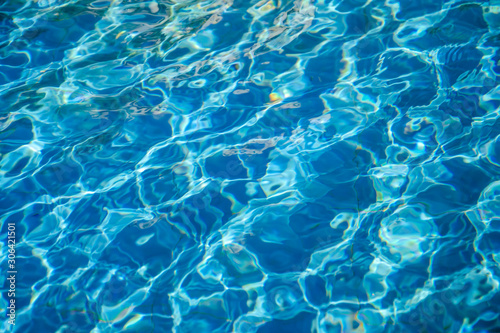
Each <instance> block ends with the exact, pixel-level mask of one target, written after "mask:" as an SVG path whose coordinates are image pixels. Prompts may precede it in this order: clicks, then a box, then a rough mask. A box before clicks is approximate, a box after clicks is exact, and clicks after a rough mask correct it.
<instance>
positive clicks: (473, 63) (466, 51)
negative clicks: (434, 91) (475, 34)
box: [438, 45, 483, 87]
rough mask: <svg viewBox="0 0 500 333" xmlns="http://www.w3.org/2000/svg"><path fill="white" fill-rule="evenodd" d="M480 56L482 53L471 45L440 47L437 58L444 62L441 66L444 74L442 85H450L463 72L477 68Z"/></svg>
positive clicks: (481, 56)
mask: <svg viewBox="0 0 500 333" xmlns="http://www.w3.org/2000/svg"><path fill="white" fill-rule="evenodd" d="M482 58H483V53H482V52H481V51H479V50H478V49H476V48H475V47H473V46H471V45H467V46H462V47H446V48H441V49H440V51H439V52H438V60H439V61H440V62H441V63H443V64H444V65H443V66H441V70H442V72H443V74H444V75H443V79H444V81H443V87H451V86H452V85H453V84H455V83H456V82H457V79H458V78H459V77H460V76H462V74H464V73H465V72H470V71H472V70H474V69H478V70H479V61H480V60H481V59H482ZM470 75H473V73H470Z"/></svg>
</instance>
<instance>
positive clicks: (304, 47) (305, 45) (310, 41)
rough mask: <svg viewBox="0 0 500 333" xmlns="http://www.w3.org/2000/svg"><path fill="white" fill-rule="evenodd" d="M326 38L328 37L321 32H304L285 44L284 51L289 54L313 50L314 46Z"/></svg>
mask: <svg viewBox="0 0 500 333" xmlns="http://www.w3.org/2000/svg"><path fill="white" fill-rule="evenodd" d="M325 40H326V39H325V38H324V37H323V36H322V35H321V34H320V33H315V32H303V33H301V34H300V35H299V36H297V38H295V39H294V40H292V41H291V42H290V43H289V44H288V45H286V46H284V47H283V51H284V52H286V53H287V54H294V53H295V54H299V53H307V52H312V51H313V50H314V48H316V47H317V46H318V45H319V44H321V43H322V42H324V41H325Z"/></svg>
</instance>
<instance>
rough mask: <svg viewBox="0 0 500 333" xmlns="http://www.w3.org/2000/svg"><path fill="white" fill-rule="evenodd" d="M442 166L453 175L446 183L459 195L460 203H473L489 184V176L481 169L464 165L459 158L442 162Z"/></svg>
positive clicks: (467, 164) (464, 162)
mask: <svg viewBox="0 0 500 333" xmlns="http://www.w3.org/2000/svg"><path fill="white" fill-rule="evenodd" d="M442 164H443V165H444V166H445V167H446V168H447V169H448V171H450V172H451V173H452V174H453V177H452V178H451V179H450V180H449V181H448V182H446V183H448V184H450V185H451V186H453V188H454V189H455V190H456V191H457V192H458V193H460V194H461V195H460V197H461V199H460V202H464V203H468V204H469V203H470V204H472V203H475V202H477V199H478V198H479V195H480V194H481V192H482V191H483V189H484V188H485V187H486V186H487V185H488V184H489V183H490V182H491V180H492V179H491V175H488V174H486V173H485V172H484V171H483V170H482V169H480V168H478V167H476V166H474V165H471V164H469V163H466V161H464V160H463V159H461V158H454V159H451V160H447V161H443V162H442Z"/></svg>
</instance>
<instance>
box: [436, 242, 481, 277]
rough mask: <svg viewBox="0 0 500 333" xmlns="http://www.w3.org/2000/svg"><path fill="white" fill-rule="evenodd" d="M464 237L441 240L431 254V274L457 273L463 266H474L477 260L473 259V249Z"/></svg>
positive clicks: (439, 275) (438, 275)
mask: <svg viewBox="0 0 500 333" xmlns="http://www.w3.org/2000/svg"><path fill="white" fill-rule="evenodd" d="M466 241H467V238H466V239H463V240H462V239H460V240H459V241H457V239H452V240H450V241H448V242H442V243H440V244H439V246H437V248H436V252H435V253H434V255H433V256H432V266H431V271H432V276H433V277H441V276H448V275H450V274H454V273H458V272H460V271H462V270H463V269H464V268H470V269H472V268H474V267H475V266H476V265H477V262H476V261H475V260H474V253H475V249H474V246H473V245H471V244H467V243H466Z"/></svg>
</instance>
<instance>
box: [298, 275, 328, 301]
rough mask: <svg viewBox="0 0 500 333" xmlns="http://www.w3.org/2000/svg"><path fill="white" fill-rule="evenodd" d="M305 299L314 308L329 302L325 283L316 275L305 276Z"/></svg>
mask: <svg viewBox="0 0 500 333" xmlns="http://www.w3.org/2000/svg"><path fill="white" fill-rule="evenodd" d="M304 284H305V297H307V300H308V302H309V303H310V304H312V305H314V306H322V305H326V304H328V302H329V299H328V296H327V292H326V282H325V280H324V279H323V278H322V277H321V276H318V275H310V276H307V277H306V279H305V281H304Z"/></svg>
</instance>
